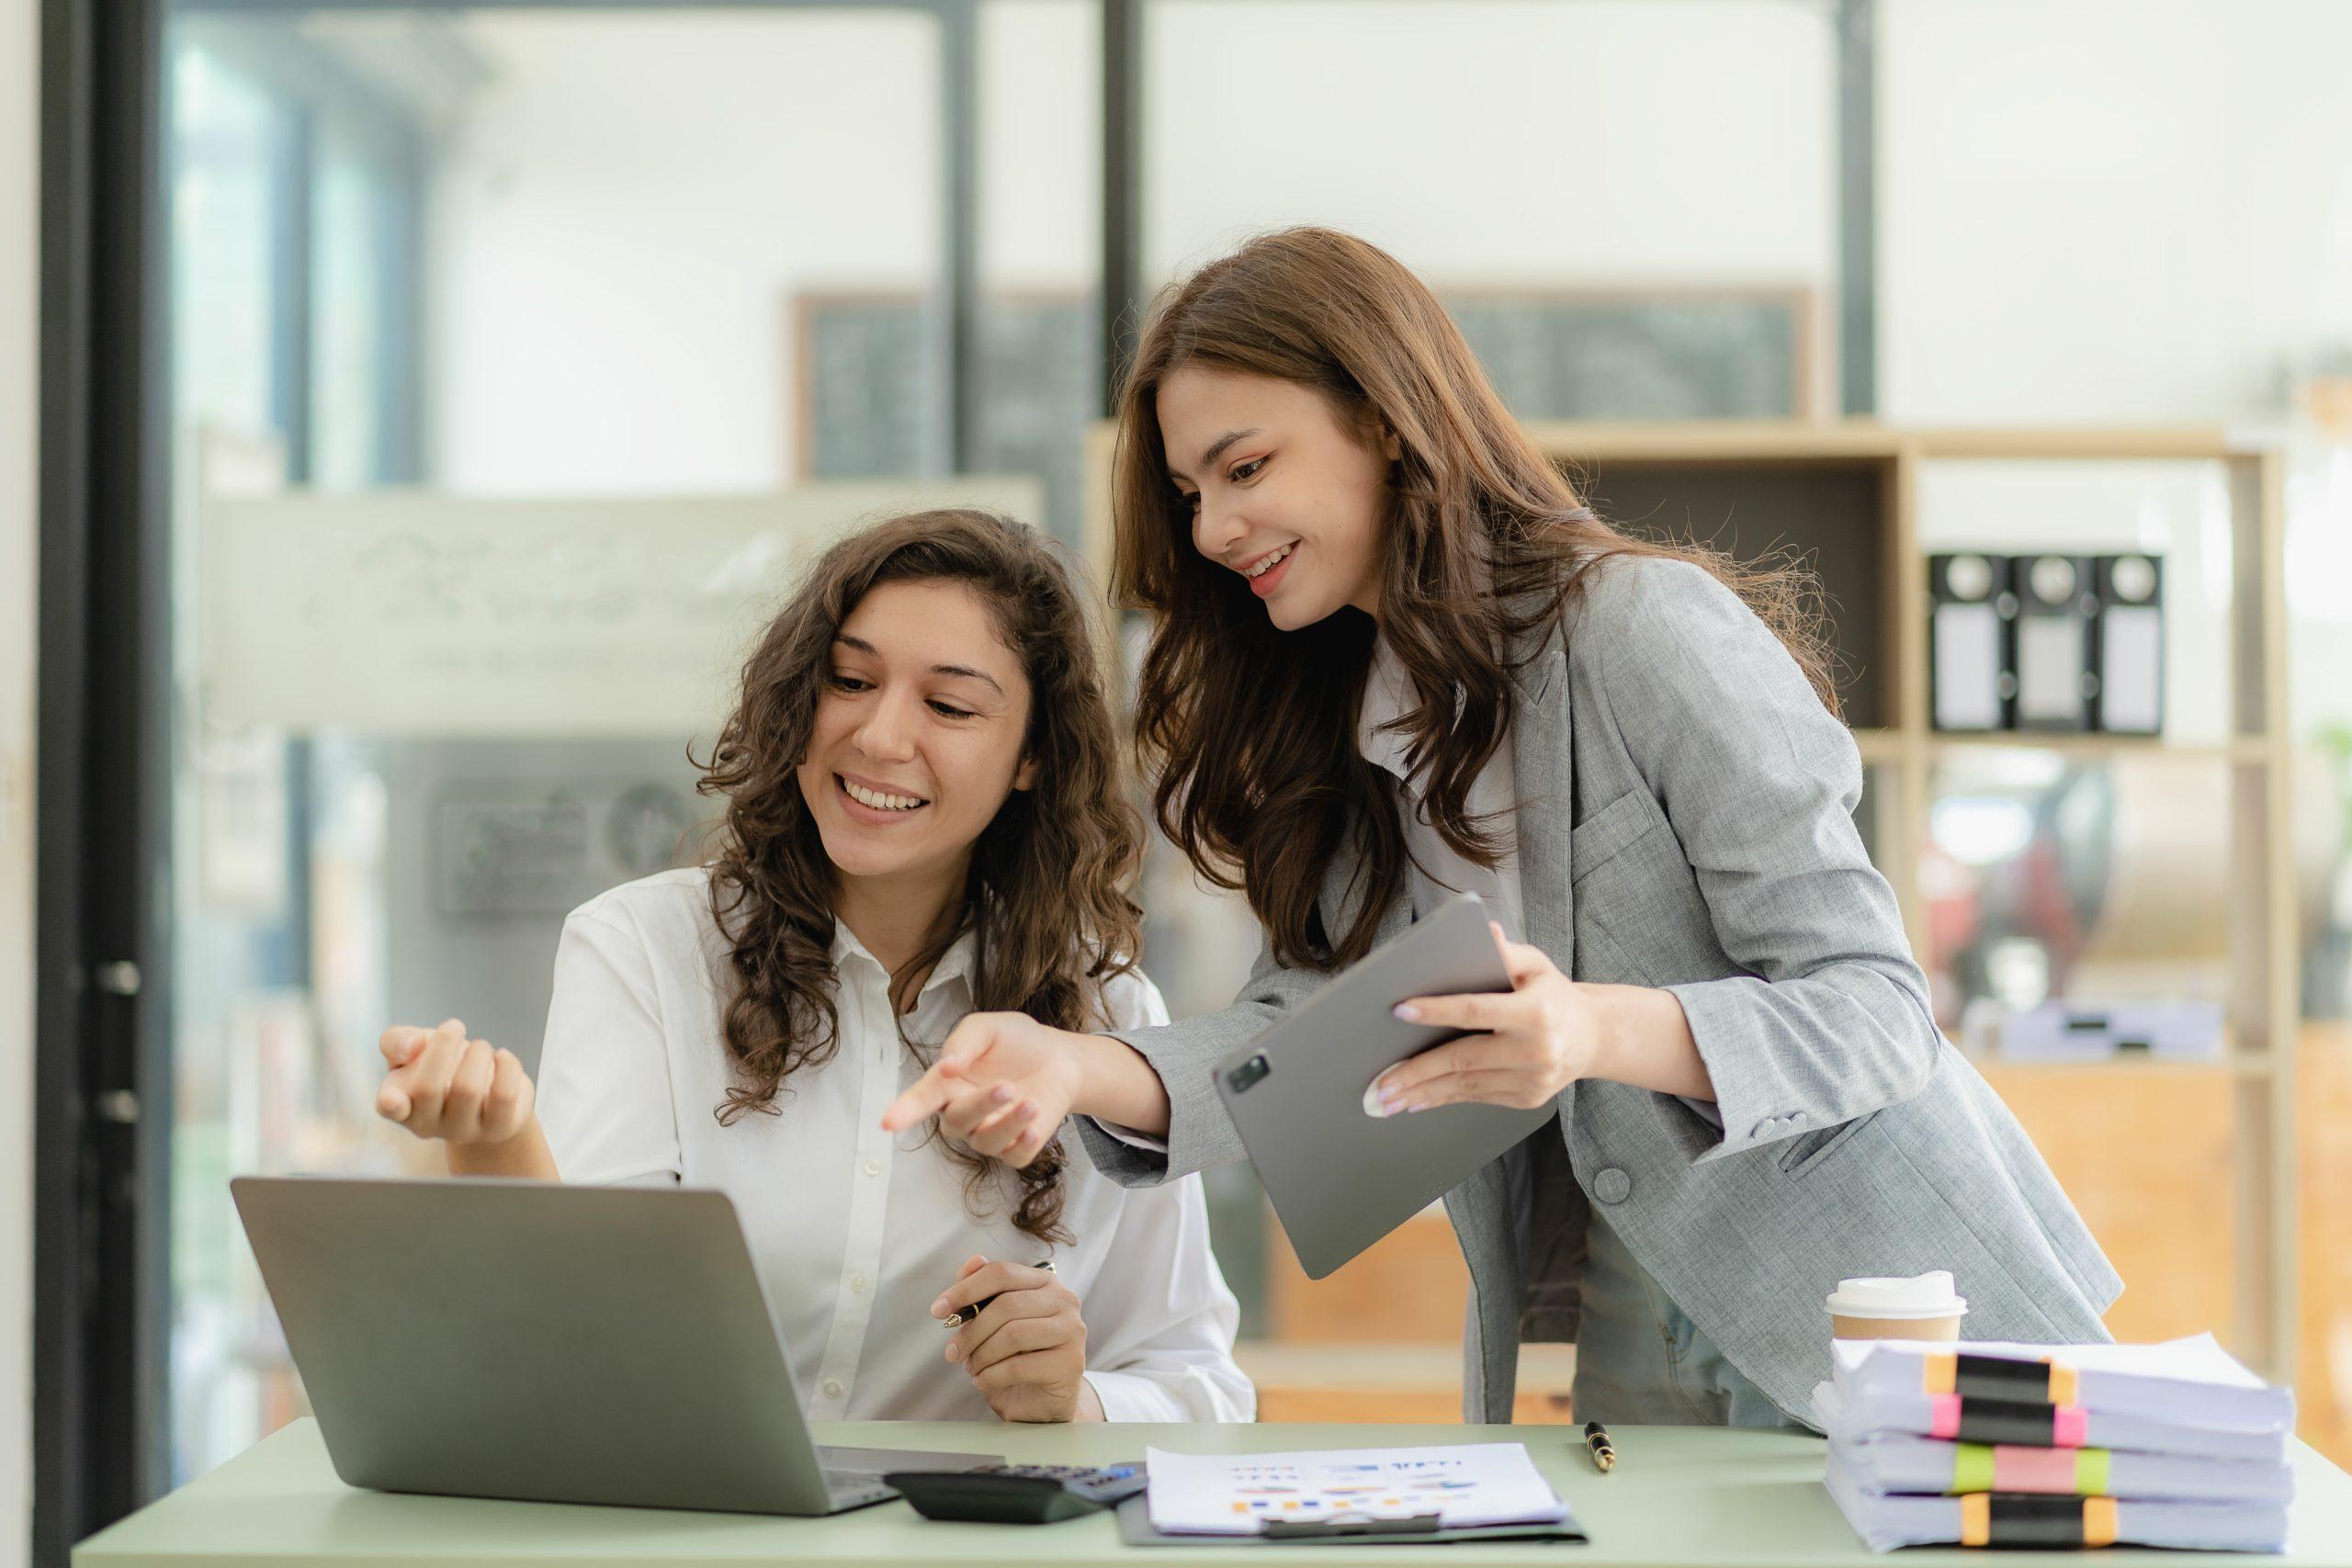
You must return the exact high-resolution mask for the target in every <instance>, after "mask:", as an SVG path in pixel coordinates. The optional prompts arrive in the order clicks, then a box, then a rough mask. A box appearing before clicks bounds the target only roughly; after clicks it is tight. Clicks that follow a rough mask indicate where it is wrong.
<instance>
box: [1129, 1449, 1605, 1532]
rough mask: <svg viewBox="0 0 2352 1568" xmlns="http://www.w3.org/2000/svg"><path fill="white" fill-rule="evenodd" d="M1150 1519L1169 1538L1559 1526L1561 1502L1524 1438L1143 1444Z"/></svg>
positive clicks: (1563, 1517)
mask: <svg viewBox="0 0 2352 1568" xmlns="http://www.w3.org/2000/svg"><path fill="white" fill-rule="evenodd" d="M1145 1463H1146V1466H1147V1467H1148V1470H1149V1472H1150V1475H1151V1489H1150V1508H1151V1525H1152V1528H1153V1529H1156V1530H1159V1531H1160V1532H1161V1533H1163V1534H1167V1535H1255V1534H1257V1533H1258V1531H1259V1529H1260V1528H1261V1521H1263V1520H1266V1519H1269V1518H1273V1519H1283V1520H1289V1521H1293V1522H1298V1523H1304V1522H1306V1521H1309V1520H1328V1519H1333V1518H1349V1519H1363V1518H1374V1519H1398V1518H1423V1517H1430V1516H1432V1515H1434V1516H1436V1518H1435V1523H1434V1527H1433V1528H1438V1529H1469V1528H1472V1527H1474V1526H1478V1525H1520V1524H1559V1523H1563V1522H1566V1520H1567V1518H1568V1510H1567V1506H1566V1504H1564V1503H1562V1502H1561V1501H1560V1499H1559V1498H1558V1496H1556V1495H1555V1494H1554V1493H1553V1491H1552V1487H1551V1484H1550V1483H1548V1482H1546V1481H1545V1480H1544V1478H1543V1477H1542V1476H1541V1475H1539V1474H1537V1473H1536V1471H1535V1461H1533V1460H1532V1459H1530V1458H1528V1456H1527V1447H1526V1445H1525V1444H1523V1443H1464V1444H1456V1445H1453V1446H1451V1447H1446V1448H1430V1449H1326V1450H1322V1451H1320V1452H1316V1453H1286V1454H1177V1453H1168V1452H1165V1451H1163V1450H1159V1449H1152V1450H1148V1454H1147V1457H1146V1460H1145Z"/></svg>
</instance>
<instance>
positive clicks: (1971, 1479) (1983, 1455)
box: [1951, 1443, 1994, 1493]
mask: <svg viewBox="0 0 2352 1568" xmlns="http://www.w3.org/2000/svg"><path fill="white" fill-rule="evenodd" d="M1993 1475H1994V1470H1993V1450H1992V1449H1991V1448H1990V1447H1988V1446H1987V1445H1985V1444H1984V1443H1962V1444H1960V1445H1959V1446H1957V1447H1956V1448H1954V1449H1953V1450H1952V1456H1951V1489H1952V1490H1953V1491H1954V1492H1963V1493H1964V1492H1990V1491H1992V1490H1993Z"/></svg>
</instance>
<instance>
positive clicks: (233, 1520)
mask: <svg viewBox="0 0 2352 1568" xmlns="http://www.w3.org/2000/svg"><path fill="white" fill-rule="evenodd" d="M1611 1437H1613V1438H1615V1439H1616V1443H1617V1453H1618V1459H1619V1462H1618V1466H1617V1469H1616V1471H1615V1472H1613V1473H1611V1474H1609V1475H1602V1474H1600V1473H1599V1472H1596V1471H1595V1470H1594V1469H1593V1468H1592V1465H1591V1463H1590V1461H1588V1460H1587V1458H1586V1457H1585V1450H1584V1444H1583V1443H1582V1441H1581V1440H1580V1439H1579V1438H1578V1436H1577V1429H1576V1428H1573V1427H1407V1426H1275V1425H1264V1426H1193V1427H1185V1426H1172V1427H1169V1426H1104V1425H1101V1424H1093V1425H1086V1426H1071V1427H1006V1426H999V1425H996V1424H994V1423H985V1424H983V1423H959V1422H950V1423H927V1422H835V1423H823V1424H820V1426H819V1427H818V1440H819V1441H820V1442H823V1443H832V1444H852V1445H858V1446H865V1447H889V1448H902V1449H948V1450H964V1451H973V1452H989V1453H1001V1454H1004V1455H1006V1456H1008V1457H1009V1458H1010V1459H1012V1461H1014V1462H1016V1463H1024V1462H1025V1463H1044V1464H1094V1463H1103V1462H1106V1461H1114V1460H1125V1459H1140V1458H1142V1457H1143V1452H1144V1450H1146V1449H1147V1448H1152V1447H1158V1448H1163V1449H1169V1450H1180V1451H1185V1452H1191V1453H1250V1452H1267V1451H1272V1450H1300V1449H1344V1448H1391V1447H1395V1448H1402V1447H1414V1446H1419V1445H1423V1444H1437V1443H1476V1442H1522V1443H1525V1444H1526V1445H1527V1449H1528V1452H1530V1453H1531V1454H1532V1455H1533V1456H1534V1459H1535V1463H1536V1466H1537V1468H1538V1469H1540V1470H1542V1471H1543V1472H1544V1475H1545V1477H1546V1478H1547V1479H1549V1480H1550V1481H1551V1483H1552V1484H1553V1485H1554V1486H1555V1487H1557V1488H1558V1489H1559V1492H1560V1495H1561V1496H1563V1497H1564V1498H1566V1500H1567V1502H1568V1504H1569V1506H1571V1507H1573V1508H1574V1509H1575V1510H1576V1513H1577V1518H1578V1519H1579V1520H1580V1521H1581V1522H1582V1523H1583V1525H1584V1528H1585V1529H1586V1530H1588V1531H1589V1533H1590V1534H1591V1537H1592V1541H1591V1544H1590V1545H1589V1546H1573V1545H1557V1544H1543V1543H1530V1544H1526V1545H1520V1544H1516V1543H1506V1542H1492V1543H1482V1544H1480V1545H1477V1546H1472V1547H1461V1546H1454V1547H1430V1548H1419V1549H1417V1548H1414V1547H1410V1546H1383V1547H1346V1546H1315V1547H1295V1546H1293V1547H1282V1546H1270V1547H1266V1548H1263V1549H1261V1551H1262V1553H1263V1554H1266V1555H1275V1554H1284V1553H1288V1554H1295V1553H1298V1552H1301V1551H1304V1552H1306V1557H1305V1558H1304V1559H1298V1558H1296V1557H1295V1555H1293V1556H1292V1557H1291V1558H1290V1559H1289V1560H1291V1561H1294V1562H1300V1561H1303V1562H1306V1564H1308V1565H1309V1568H1340V1565H1341V1564H1346V1563H1357V1562H1362V1563H1377V1564H1381V1565H1382V1568H1405V1565H1406V1564H1408V1563H1415V1562H1442V1563H1446V1564H1449V1565H1451V1568H1487V1565H1494V1568H1502V1565H1505V1564H1520V1563H1534V1562H1544V1563H1554V1564H1557V1563H1566V1564H1570V1565H1571V1568H1747V1565H1750V1564H1754V1565H1757V1568H1766V1565H1770V1568H1800V1565H1802V1568H1829V1565H1835V1564H1838V1563H1863V1562H1878V1561H1880V1559H1878V1558H1877V1557H1875V1556H1874V1555H1873V1554H1872V1553H1871V1552H1870V1551H1867V1550H1865V1549H1864V1548H1863V1546H1862V1544H1861V1542H1860V1540H1859V1539H1858V1538H1857V1537H1856V1536H1855V1535H1854V1533H1853V1531H1852V1530H1851V1529H1849V1528H1848V1526H1847V1524H1846V1521H1845V1518H1844V1517H1843V1516H1842V1515H1840V1514H1839V1513H1838V1509H1837V1507H1836V1506H1835V1505H1833V1504H1832V1503H1831V1502H1830V1500H1829V1495H1828V1494H1827V1493H1826V1492H1825V1491H1824V1490H1823V1489H1822V1485H1821V1472H1822V1459H1823V1452H1824V1450H1823V1445H1822V1443H1821V1441H1820V1439H1818V1438H1811V1437H1807V1436H1804V1435H1802V1434H1798V1433H1790V1432H1755V1431H1730V1430H1724V1429H1723V1428H1719V1427H1617V1428H1611ZM2293 1463H2294V1467H2295V1493H2296V1500H2295V1504H2294V1510H2293V1513H2292V1515H2291V1517H2290V1522H2291V1527H2292V1540H2291V1550H2290V1551H2289V1552H2288V1553H2287V1554H2286V1555H2285V1556H2283V1557H2241V1556H2227V1557H2224V1556H2222V1555H2219V1554H2211V1553H2196V1554H2183V1553H2179V1552H2155V1551H2105V1552H2102V1553H2100V1554H2099V1556H2098V1561H2099V1562H2101V1563H2102V1564H2104V1565H2107V1568H2115V1565H2120V1564H2125V1563H2143V1564H2148V1565H2151V1568H2153V1565H2154V1564H2162V1565H2163V1568H2188V1565H2190V1564H2204V1563H2209V1562H2233V1563H2268V1564H2292V1565H2294V1568H2352V1476H2347V1475H2346V1474H2345V1472H2342V1471H2340V1470H2338V1469H2336V1468H2335V1466H2334V1465H2332V1464H2330V1463H2328V1462H2327V1461H2325V1460H2324V1459H2322V1458H2321V1457H2320V1456H2319V1455H2318V1454H2316V1453H2314V1452H2313V1451H2312V1450H2311V1449H2310V1448H2309V1447H2307V1446H2306V1445H2304V1444H2303V1443H2301V1442H2297V1443H2295V1444H2294V1445H2293ZM1259 1555H1261V1552H1260V1551H1234V1550H1232V1549H1230V1548H1227V1549H1222V1550H1213V1551H1211V1550H1202V1551H1195V1550H1190V1549H1186V1548H1182V1547H1154V1548H1148V1549H1144V1548H1130V1547H1124V1546H1122V1545H1120V1544H1119V1541H1118V1538H1117V1533H1116V1531H1115V1529H1114V1527H1113V1523H1112V1520H1111V1517H1110V1516H1109V1515H1108V1514H1107V1513H1104V1514H1095V1515H1090V1516H1088V1517H1083V1518H1079V1519H1072V1520H1069V1521H1066V1522H1064V1523H1061V1524H1055V1525H1044V1526H1035V1527H1030V1526H1018V1525H955V1524H936V1523H933V1522H932V1521H930V1520H927V1519H924V1518H922V1517H919V1516H918V1515H916V1514H915V1513H914V1511H913V1510H912V1509H910V1508H909V1507H908V1506H907V1505H906V1504H904V1503H896V1502H894V1503H888V1504H885V1505H883V1506H880V1507H876V1508H867V1509H864V1510H862V1511H860V1512H857V1513H853V1514H843V1515H840V1516H837V1517H833V1518H829V1519H787V1518H773V1517H765V1516H757V1515H741V1514H688V1513H675V1512H670V1511H666V1510H662V1509H650V1508H591V1507H579V1506H571V1505H562V1504H548V1503H496V1502H483V1501H478V1500H475V1499H471V1498H461V1497H416V1496H405V1495H394V1494H390V1493H379V1492H362V1491H357V1490H355V1489H353V1488H351V1487H348V1486H345V1484H344V1483H342V1482H341V1481H339V1480H337V1479H336V1478H335V1473H334V1468H333V1466H332V1465H331V1464H330V1463H329V1462H328V1460H327V1453H326V1448H325V1445H324V1444H323V1443H322V1441H321V1440H320V1437H319V1428H318V1425H317V1423H316V1422H313V1421H298V1422H296V1423H295V1424H294V1425H292V1426H290V1427H287V1428H286V1429H285V1430H283V1431H281V1432H278V1433H277V1434H276V1435H275V1436H273V1437H270V1438H266V1439H265V1440H263V1441H262V1442H260V1443H259V1444H256V1445H255V1446H254V1448H252V1449H250V1450H246V1451H245V1452H244V1453H243V1454H241V1455H239V1456H238V1457H237V1458H235V1459H233V1460H231V1461H229V1462H228V1463H226V1464H224V1465H222V1466H221V1467H220V1469H218V1470H216V1471H214V1472H211V1473H210V1474H209V1475H206V1476H203V1477H202V1478H200V1479H198V1480H197V1481H194V1482H192V1483H189V1484H188V1485H187V1486H184V1487H182V1488H181V1489H180V1490H179V1491H177V1492H175V1493H173V1494H172V1495H170V1496H168V1497H165V1498H163V1499H162V1500H160V1501H158V1502H156V1503H153V1504H152V1505H150V1506H147V1507H145V1508H143V1509H141V1510H140V1511H139V1512H138V1513H136V1514H133V1515H132V1516H131V1517H129V1518H127V1519H124V1520H122V1521H121V1522H120V1523H119V1524H117V1525H115V1526H113V1527H112V1528H110V1529H106V1530H102V1531H100V1532H99V1533H98V1534H96V1535H95V1536H93V1537H91V1538H90V1539H89V1540H86V1541H85V1542H83V1543H82V1545H80V1546H79V1547H77V1548H75V1549H74V1563H75V1564H77V1565H79V1568H165V1565H172V1568H180V1565H185V1564H193V1563H204V1564H207V1565H209V1568H219V1565H220V1564H221V1563H224V1562H239V1563H247V1562H250V1563H256V1564H269V1565H274V1568H294V1565H298V1564H318V1565H320V1568H325V1565H328V1564H334V1565H337V1568H344V1565H350V1564H368V1565H380V1568H449V1565H452V1564H497V1565H499V1568H519V1565H525V1564H537V1563H550V1564H551V1563H558V1562H563V1563H571V1562H579V1563H590V1564H595V1565H597V1568H652V1565H653V1564H664V1565H668V1564H680V1563H685V1564H692V1563H706V1562H793V1563H798V1564H806V1565H809V1568H834V1565H840V1568H848V1565H851V1564H855V1565H856V1568H873V1565H874V1564H876V1563H902V1562H903V1563H940V1562H971V1563H997V1562H1001V1563H1039V1564H1046V1565H1049V1568H1058V1565H1062V1564H1069V1565H1073V1568H1083V1565H1088V1564H1098V1563H1114V1562H1116V1563H1123V1564H1127V1565H1129V1568H1184V1565H1186V1564H1192V1563H1198V1564H1200V1565H1201V1568H1237V1565H1238V1564H1239V1563H1241V1562H1248V1561H1250V1560H1252V1559H1253V1558H1255V1557H1257V1556H1259ZM1890 1561H1891V1562H1894V1564H1896V1565H1897V1568H1938V1565H1943V1568H1951V1565H1955V1564H1960V1563H1970V1564H1973V1568H1985V1564H1986V1562H1987V1561H1988V1560H1987V1557H1986V1555H1985V1553H1983V1552H1971V1551H1958V1550H1952V1551H1941V1550H1939V1551H1917V1550H1915V1551H1905V1552H1904V1553H1902V1554H1901V1556H1900V1557H1898V1558H1894V1559H1892V1560H1890ZM1992 1561H1994V1562H1997V1564H1998V1568H2030V1565H2032V1564H2041V1565H2043V1568H2054V1565H2055V1564H2059V1563H2069V1562H2070V1563H2074V1564H2076V1565H2077V1568H2079V1565H2080V1563H2081V1562H2082V1556H2081V1554H2080V1553H2067V1552H2032V1553H2027V1552H2002V1553H2000V1554H1999V1555H1998V1557H1997V1558H1996V1559H1994V1560H1992Z"/></svg>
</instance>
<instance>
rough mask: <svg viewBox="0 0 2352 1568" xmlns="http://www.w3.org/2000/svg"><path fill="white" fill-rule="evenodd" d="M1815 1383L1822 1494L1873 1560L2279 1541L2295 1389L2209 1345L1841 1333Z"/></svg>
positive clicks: (2289, 1488) (2277, 1547)
mask: <svg viewBox="0 0 2352 1568" xmlns="http://www.w3.org/2000/svg"><path fill="white" fill-rule="evenodd" d="M1832 1361H1833V1371H1834V1372H1835V1377H1834V1380H1833V1381H1832V1382H1826V1383H1823V1384H1821V1385H1820V1386H1819V1387H1817V1388H1816V1389H1815V1390H1814V1396H1813V1414H1814V1418H1815V1421H1816V1422H1818V1423H1819V1424H1820V1426H1821V1428H1822V1430H1823V1431H1824V1432H1826V1433H1827V1434H1828V1436H1829V1468H1828V1484H1829V1493H1830V1495H1831V1496H1832V1497H1833V1498H1835V1499H1836V1500H1837V1503H1838V1506H1839V1507H1840V1508H1841V1509H1843V1510H1844V1512H1845V1514H1846V1517H1847V1519H1848V1520H1849V1522H1850V1523H1851V1524H1852V1525H1853V1526H1854V1529H1856V1531H1857V1532H1858V1533H1860V1535H1861V1537H1862V1539H1863V1540H1864V1541H1865V1542H1867V1543H1868V1544H1869V1545H1870V1546H1871V1548H1872V1549H1873V1550H1874V1551H1891V1550H1893V1549H1894V1548H1895V1547H1899V1546H1925V1545H1937V1544H1945V1545H1949V1544H1955V1543H1957V1544H1962V1545H1971V1546H1986V1545H1991V1546H1999V1545H2007V1544H2015V1545H2030V1546H2047V1547H2064V1546H2103V1545H2108V1544H2110V1543H2128V1544H2131V1545H2136V1546H2161V1547H2179V1548H2202V1549H2208V1550H2217V1551H2282V1550H2284V1548H2285V1545H2286V1539H2287V1506H2288V1504H2289V1503H2290V1501H2291V1499H2292V1496H2293V1492H2294V1481H2293V1475H2292V1472H2290V1470H2289V1469H2288V1466H2287V1438H2288V1437H2289V1435H2290V1433H2291V1432H2292V1431H2293V1429H2294V1420H2295V1403H2294V1394H2293V1393H2292V1392H2291V1391H2290V1390H2287V1389H2282V1388H2272V1387H2270V1386H2268V1385H2267V1384H2266V1383H2264V1382H2262V1380H2261V1379H2259V1378H2257V1377H2256V1376H2255V1375H2254V1374H2253V1373H2252V1372H2250V1371H2247V1370H2246V1369H2245V1367H2244V1366H2242V1365H2240V1364H2239V1363H2238V1362H2237V1361H2236V1360H2234V1359H2232V1358H2231V1356H2230V1355H2229V1353H2228V1352H2227V1351H2225V1350H2223V1349H2222V1348H2221V1346H2220V1345H2218V1344H2216V1343H2215V1342H2214V1340H2213V1337H2212V1336H2211V1335H2210V1334H2209V1335H2199V1336H2198V1337H2195V1338H2190V1339H2177V1340H2172V1341H2169V1342H2167V1343H2165V1344H2160V1345H2015V1344H1983V1343H1963V1344H1960V1345H1934V1344H1927V1343H1922V1342H1919V1341H1910V1340H1840V1341H1838V1343H1837V1345H1836V1346H1835V1347H1834V1352H1833V1357H1832Z"/></svg>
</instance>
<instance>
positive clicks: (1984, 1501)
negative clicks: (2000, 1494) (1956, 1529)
mask: <svg viewBox="0 0 2352 1568" xmlns="http://www.w3.org/2000/svg"><path fill="white" fill-rule="evenodd" d="M1960 1544H1961V1545H1962V1546H1990V1545H1992V1544H1993V1498H1992V1495H1990V1494H1989V1493H1985V1492H1973V1493H1971V1494H1970V1495H1967V1496H1965V1497H1962V1499H1961V1500H1960Z"/></svg>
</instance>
